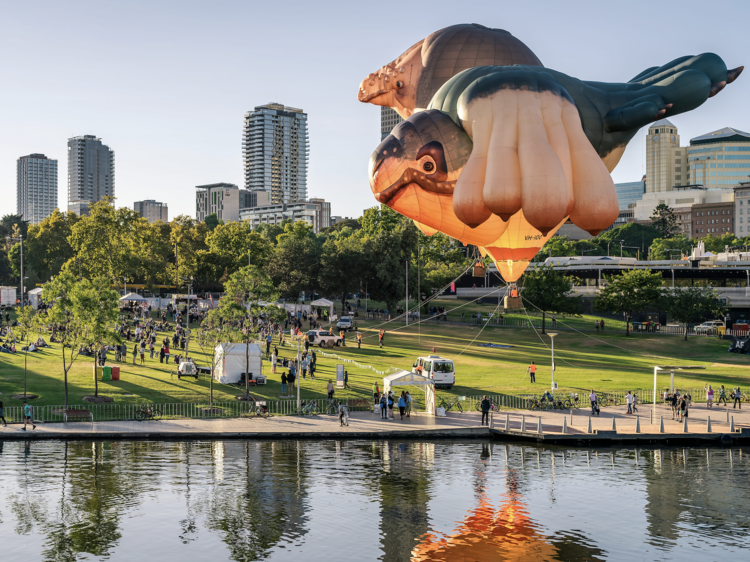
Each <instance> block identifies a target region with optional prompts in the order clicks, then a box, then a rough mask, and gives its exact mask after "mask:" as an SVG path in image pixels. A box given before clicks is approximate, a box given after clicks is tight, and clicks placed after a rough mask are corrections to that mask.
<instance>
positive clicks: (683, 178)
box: [646, 119, 688, 193]
mask: <svg viewBox="0 0 750 562" xmlns="http://www.w3.org/2000/svg"><path fill="white" fill-rule="evenodd" d="M687 172H688V170H687V147H681V146H680V135H679V134H678V133H677V127H675V126H674V125H673V124H672V123H671V122H670V121H669V120H668V119H661V120H659V121H657V122H656V123H654V124H653V125H651V126H650V127H649V128H648V134H647V135H646V193H657V192H662V191H672V189H673V188H674V186H678V185H684V184H686V183H687V180H688V175H687Z"/></svg>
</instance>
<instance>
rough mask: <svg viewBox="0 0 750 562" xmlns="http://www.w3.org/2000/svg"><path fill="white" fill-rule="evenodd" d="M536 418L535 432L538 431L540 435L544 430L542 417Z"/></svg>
mask: <svg viewBox="0 0 750 562" xmlns="http://www.w3.org/2000/svg"><path fill="white" fill-rule="evenodd" d="M538 420H539V424H538V425H537V427H536V432H537V433H539V434H540V435H541V434H542V433H544V432H543V431H542V418H538Z"/></svg>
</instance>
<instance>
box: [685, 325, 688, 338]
mask: <svg viewBox="0 0 750 562" xmlns="http://www.w3.org/2000/svg"><path fill="white" fill-rule="evenodd" d="M687 333H688V325H687V324H685V341H687Z"/></svg>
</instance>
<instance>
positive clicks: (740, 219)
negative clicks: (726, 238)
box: [734, 182, 750, 238]
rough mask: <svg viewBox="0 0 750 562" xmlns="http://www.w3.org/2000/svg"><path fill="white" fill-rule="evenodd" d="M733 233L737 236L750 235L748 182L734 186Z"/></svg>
mask: <svg viewBox="0 0 750 562" xmlns="http://www.w3.org/2000/svg"><path fill="white" fill-rule="evenodd" d="M734 234H735V236H737V237H739V238H744V237H745V236H749V235H750V182H741V183H740V184H739V185H738V186H737V187H735V188H734Z"/></svg>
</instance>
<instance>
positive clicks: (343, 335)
mask: <svg viewBox="0 0 750 562" xmlns="http://www.w3.org/2000/svg"><path fill="white" fill-rule="evenodd" d="M339 336H341V347H346V330H341V331H340V332H339Z"/></svg>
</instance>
